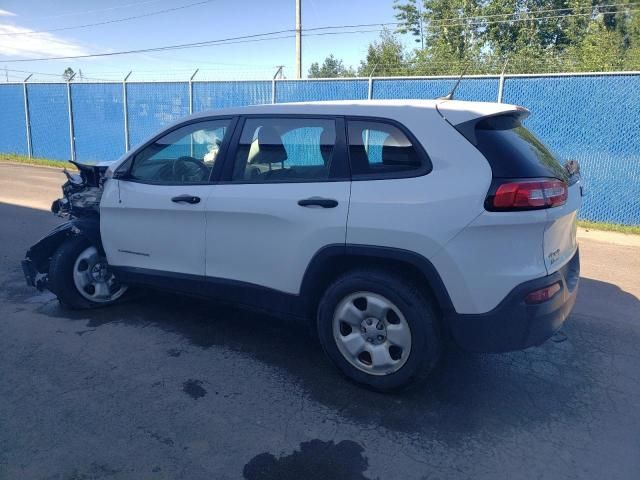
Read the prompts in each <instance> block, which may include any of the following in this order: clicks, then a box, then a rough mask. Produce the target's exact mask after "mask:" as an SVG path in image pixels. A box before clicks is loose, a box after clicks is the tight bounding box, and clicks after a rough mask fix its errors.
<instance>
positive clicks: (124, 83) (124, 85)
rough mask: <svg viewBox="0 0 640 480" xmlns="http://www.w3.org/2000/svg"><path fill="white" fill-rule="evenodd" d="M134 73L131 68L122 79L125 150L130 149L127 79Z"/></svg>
mask: <svg viewBox="0 0 640 480" xmlns="http://www.w3.org/2000/svg"><path fill="white" fill-rule="evenodd" d="M132 73H133V70H131V71H130V72H129V73H127V76H126V77H124V79H123V80H122V111H123V112H124V151H125V152H128V151H129V104H128V102H127V79H128V78H129V76H130V75H131V74H132Z"/></svg>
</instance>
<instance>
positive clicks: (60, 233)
mask: <svg viewBox="0 0 640 480" xmlns="http://www.w3.org/2000/svg"><path fill="white" fill-rule="evenodd" d="M71 163H73V164H74V165H75V166H76V167H77V168H78V173H77V174H72V173H69V172H68V171H67V170H66V169H65V170H63V173H64V175H65V176H66V177H67V181H66V182H65V183H64V185H62V193H63V196H62V198H59V199H58V200H55V201H54V202H53V204H52V205H51V211H52V212H53V213H54V214H55V215H57V216H59V217H61V218H64V219H66V220H67V221H66V222H65V223H62V224H61V225H59V226H58V227H56V228H54V229H53V230H52V231H51V232H49V233H48V234H47V235H46V236H45V237H44V238H42V239H41V240H40V241H38V243H36V244H35V245H33V246H32V247H31V248H29V250H28V251H27V254H26V258H25V259H24V260H23V261H22V270H23V272H24V276H25V279H26V281H27V284H28V285H30V286H32V287H36V288H37V289H38V290H44V289H45V288H46V287H47V276H48V273H49V263H50V261H51V257H52V256H53V254H54V253H55V252H56V250H57V249H58V247H59V246H60V245H61V244H62V243H63V242H64V241H65V239H67V238H68V237H70V236H73V235H81V236H84V237H86V238H87V239H88V240H89V241H90V242H91V243H92V244H93V245H95V246H96V248H97V249H98V250H99V251H102V242H101V240H100V199H101V197H102V189H103V183H104V181H105V176H104V175H105V172H106V170H107V166H106V165H105V166H103V165H83V164H79V163H76V162H71Z"/></svg>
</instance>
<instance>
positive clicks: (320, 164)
mask: <svg viewBox="0 0 640 480" xmlns="http://www.w3.org/2000/svg"><path fill="white" fill-rule="evenodd" d="M335 144H336V126H335V120H332V119H319V118H248V119H247V120H246V121H245V123H244V126H243V128H242V133H241V135H240V142H239V144H238V149H237V152H236V159H235V164H234V171H233V179H232V180H233V181H234V182H250V183H280V182H309V181H322V180H325V179H327V178H329V175H330V171H331V165H332V162H333V160H334V158H333V157H334V151H335Z"/></svg>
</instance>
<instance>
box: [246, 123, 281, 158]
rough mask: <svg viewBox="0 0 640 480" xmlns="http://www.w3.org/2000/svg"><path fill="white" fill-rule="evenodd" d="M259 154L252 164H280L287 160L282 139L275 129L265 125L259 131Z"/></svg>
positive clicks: (257, 139) (257, 140) (257, 153)
mask: <svg viewBox="0 0 640 480" xmlns="http://www.w3.org/2000/svg"><path fill="white" fill-rule="evenodd" d="M254 142H257V143H258V145H257V147H258V148H257V152H256V154H255V155H254V156H253V158H252V159H251V162H250V163H262V164H269V163H279V162H284V161H285V160H286V159H287V151H286V150H285V148H284V145H283V144H282V138H281V137H280V134H278V132H277V131H276V129H275V128H273V127H271V126H269V125H263V126H262V127H260V130H258V137H257V138H256V140H254Z"/></svg>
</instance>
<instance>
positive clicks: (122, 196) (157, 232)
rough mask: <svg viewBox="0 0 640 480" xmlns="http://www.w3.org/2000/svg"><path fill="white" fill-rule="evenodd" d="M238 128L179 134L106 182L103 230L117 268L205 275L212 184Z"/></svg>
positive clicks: (203, 125)
mask: <svg viewBox="0 0 640 480" xmlns="http://www.w3.org/2000/svg"><path fill="white" fill-rule="evenodd" d="M232 124H233V119H231V118H219V119H212V120H206V121H198V122H195V123H190V124H187V125H184V126H180V127H177V128H175V129H173V130H172V131H170V132H168V133H166V134H164V135H161V136H160V137H158V138H156V139H154V140H153V141H152V142H150V143H148V144H147V145H146V146H144V147H143V148H141V149H140V150H139V151H138V152H137V153H135V154H134V155H133V157H132V161H131V162H126V164H127V167H125V170H126V171H123V172H121V171H119V170H118V171H117V177H118V178H117V179H113V180H110V181H108V182H107V183H106V185H105V191H104V194H103V196H102V201H101V203H100V230H101V236H102V241H103V245H104V249H105V252H106V254H107V259H108V261H109V264H111V265H114V266H119V267H128V268H136V269H145V270H154V271H156V272H158V273H160V272H171V273H182V274H190V275H198V276H203V275H204V273H205V267H204V265H205V204H206V200H207V197H208V196H209V194H210V192H211V188H212V186H211V184H210V183H209V179H210V177H211V172H212V170H213V169H214V168H215V166H216V165H219V162H220V160H221V157H222V155H223V153H222V152H223V151H224V149H225V147H226V143H228V141H227V142H225V138H227V137H228V136H229V135H230V132H231V130H232V128H231V127H232ZM218 168H219V167H218Z"/></svg>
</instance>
